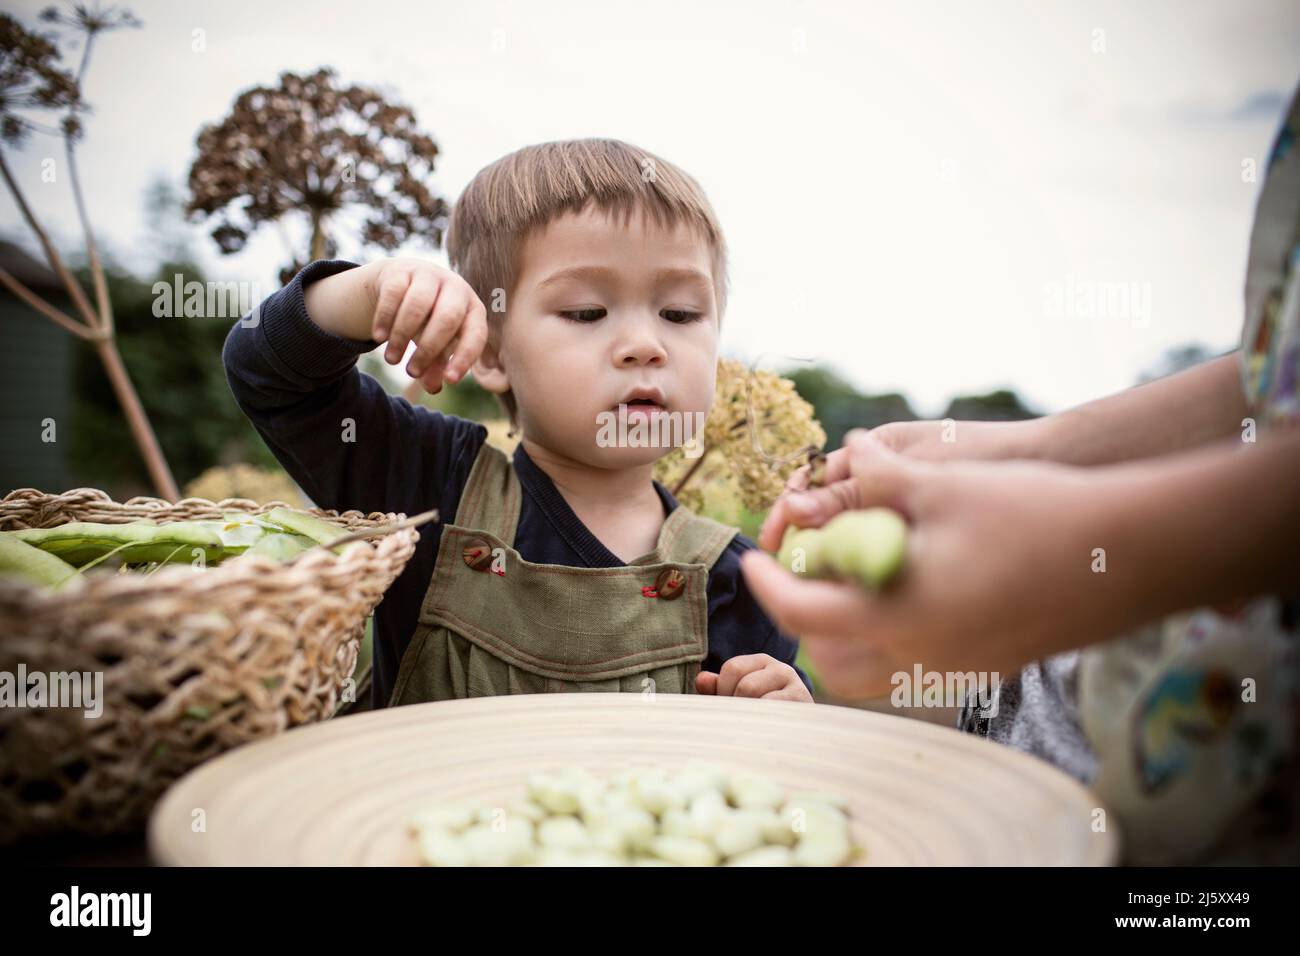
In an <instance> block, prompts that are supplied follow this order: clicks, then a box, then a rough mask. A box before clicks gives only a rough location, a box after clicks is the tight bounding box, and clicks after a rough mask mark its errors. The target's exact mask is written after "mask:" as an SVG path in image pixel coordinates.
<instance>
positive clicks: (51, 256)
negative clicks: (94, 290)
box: [0, 150, 99, 329]
mask: <svg viewBox="0 0 1300 956" xmlns="http://www.w3.org/2000/svg"><path fill="white" fill-rule="evenodd" d="M0 174H3V175H4V178H5V182H6V183H7V184H8V185H9V191H10V192H11V193H13V197H14V201H15V202H16V203H17V204H18V208H19V210H20V211H21V212H22V214H23V218H24V219H26V220H27V225H28V226H30V227H31V229H32V232H34V233H36V238H37V239H38V240H39V241H40V244H41V248H42V249H44V250H45V259H46V261H47V262H49V264H50V268H51V269H53V270H54V271H55V273H57V275H58V277H59V280H60V281H61V282H62V283H63V285H64V286H65V287H66V288H67V290H68V295H69V296H70V297H71V298H72V303H73V305H75V306H76V307H77V311H78V312H80V313H81V317H82V318H83V319H84V320H85V322H86V325H87V326H89V327H90V328H92V329H95V328H98V324H99V323H98V321H97V320H96V317H95V310H94V309H92V308H91V307H90V300H89V299H87V298H86V293H85V290H83V289H82V288H81V283H79V282H78V281H77V280H76V279H74V278H73V277H72V273H70V272H69V271H68V267H67V266H65V265H64V264H63V260H62V259H61V258H60V257H59V254H58V253H57V252H56V251H55V250H54V245H53V244H52V243H51V242H50V237H49V236H47V235H46V234H45V230H44V229H42V228H41V225H40V223H38V222H37V221H36V216H35V215H33V214H32V210H31V207H30V206H28V205H27V197H25V196H24V195H23V193H22V190H21V189H19V188H18V183H17V182H15V181H14V177H13V173H11V172H10V171H9V164H8V163H6V162H5V159H4V151H3V150H0Z"/></svg>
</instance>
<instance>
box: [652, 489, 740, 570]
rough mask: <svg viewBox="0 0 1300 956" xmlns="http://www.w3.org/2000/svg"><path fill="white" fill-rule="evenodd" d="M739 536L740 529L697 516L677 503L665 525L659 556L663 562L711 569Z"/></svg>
mask: <svg viewBox="0 0 1300 956" xmlns="http://www.w3.org/2000/svg"><path fill="white" fill-rule="evenodd" d="M739 533H740V529H739V528H733V527H731V526H730V525H725V524H722V523H721V522H718V521H714V520H713V519H712V518H706V517H704V516H703V515H697V514H696V513H695V512H693V511H691V509H690V508H687V507H686V506H685V505H683V504H679V505H678V506H677V507H676V508H674V509H673V512H672V514H670V515H669V516H668V517H667V519H666V520H665V522H664V530H663V535H662V538H661V541H660V545H659V551H660V556H659V557H660V560H662V561H671V562H675V563H677V564H702V565H704V566H705V568H712V567H713V565H714V564H715V563H716V562H717V560H718V558H719V557H720V556H721V555H722V552H723V551H725V550H727V545H729V544H730V543H731V539H732V538H734V537H735V536H736V535H738V534H739Z"/></svg>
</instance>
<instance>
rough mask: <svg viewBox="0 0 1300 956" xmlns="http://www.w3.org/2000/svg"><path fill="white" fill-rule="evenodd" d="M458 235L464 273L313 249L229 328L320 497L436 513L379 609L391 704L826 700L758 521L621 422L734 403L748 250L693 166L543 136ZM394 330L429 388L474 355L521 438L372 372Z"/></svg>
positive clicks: (492, 182)
mask: <svg viewBox="0 0 1300 956" xmlns="http://www.w3.org/2000/svg"><path fill="white" fill-rule="evenodd" d="M448 252H449V257H450V260H451V264H452V267H453V269H455V270H456V271H455V272H452V271H448V270H446V269H443V268H440V267H439V266H437V265H434V264H433V263H430V262H426V261H424V260H420V259H388V260H382V261H379V262H374V263H370V264H368V265H364V266H359V267H358V266H356V265H354V264H353V263H348V262H341V261H330V262H324V261H320V262H313V263H311V264H310V265H308V266H307V267H306V268H304V269H303V270H302V272H300V273H299V274H298V275H297V276H296V277H295V278H294V280H293V281H292V282H291V283H290V284H289V285H288V286H286V287H285V288H284V289H282V290H280V291H279V292H277V293H275V294H274V295H272V296H270V297H269V298H267V300H266V301H265V302H263V303H262V305H261V307H260V311H259V313H256V314H255V320H249V319H246V320H244V321H241V322H240V323H238V324H236V325H235V327H234V328H233V329H232V330H231V332H230V334H229V336H228V337H227V339H226V346H225V351H224V361H225V365H226V372H227V377H228V379H229V382H230V387H231V390H232V391H233V392H234V395H235V399H236V401H237V402H238V403H239V406H240V408H241V409H242V410H243V411H244V413H245V414H246V415H248V417H249V419H250V420H251V421H252V422H253V424H254V426H255V427H256V428H257V430H258V432H259V433H260V434H261V435H262V437H263V438H264V439H265V440H266V443H267V444H268V446H270V448H271V450H272V451H273V452H274V453H275V455H276V457H277V458H278V459H279V461H280V462H281V464H283V465H284V467H285V469H286V470H287V471H288V472H289V474H290V475H291V476H292V477H293V478H294V479H295V480H296V481H297V482H298V483H299V484H300V485H301V486H302V488H303V489H304V490H305V491H306V492H307V494H308V495H310V496H311V498H312V500H314V501H315V502H316V503H317V504H318V505H319V506H321V507H323V508H331V509H337V510H345V509H353V508H355V509H358V510H360V511H363V512H372V511H380V512H404V513H406V514H408V515H411V514H416V513H419V512H422V511H427V510H429V509H431V508H437V509H438V510H439V511H440V521H439V522H437V523H433V524H430V525H426V526H425V527H424V528H423V529H422V530H421V535H420V541H419V544H418V546H417V548H416V552H415V555H414V556H413V557H412V559H411V561H410V563H409V564H408V566H407V567H406V569H405V571H404V572H403V574H402V575H401V576H400V577H399V578H398V579H397V581H396V582H394V584H393V586H392V587H391V588H390V589H389V591H388V592H387V594H386V596H385V598H384V601H383V603H381V604H380V605H379V607H378V608H377V610H376V612H375V625H376V626H375V637H374V668H373V683H372V706H375V707H382V706H388V705H397V704H405V703H414V702H418V701H425V700H442V699H448V698H460V697H477V696H488V695H495V694H521V693H543V692H550V691H646V690H657V691H663V692H669V693H692V692H695V693H704V694H721V695H734V696H741V697H763V698H775V699H786V700H801V701H811V699H812V697H811V694H810V690H809V685H808V682H807V678H806V677H804V675H803V674H802V673H801V672H799V671H798V670H797V669H796V668H795V666H794V659H795V654H796V651H797V644H796V643H795V642H794V641H793V640H791V639H790V638H788V637H786V636H785V635H783V634H781V633H780V632H779V631H777V629H776V628H775V627H774V626H773V625H772V623H771V622H770V621H769V620H768V619H767V618H766V617H765V616H764V615H763V613H762V612H761V611H760V610H759V609H758V607H757V605H756V604H755V603H754V600H753V598H752V597H751V596H750V594H749V592H748V591H747V590H746V588H745V586H744V582H743V580H742V578H741V575H740V562H739V558H740V555H741V553H742V552H744V551H746V550H748V549H751V548H753V547H754V545H753V543H752V542H750V541H749V540H747V539H745V538H743V537H741V536H739V535H738V533H737V531H736V529H734V528H729V527H726V526H724V525H720V524H718V523H717V522H714V521H711V520H709V519H706V518H703V517H701V516H697V515H694V514H693V513H691V512H690V511H689V509H687V508H685V507H683V506H680V505H678V504H677V502H676V501H675V500H674V499H673V497H672V495H671V494H670V493H669V492H668V491H667V490H666V489H665V488H664V487H663V486H662V485H660V484H658V483H657V482H655V481H654V480H653V478H652V477H651V473H652V467H653V464H654V462H655V460H656V459H657V458H658V457H660V456H661V455H663V454H666V453H667V452H668V450H669V449H668V448H664V447H604V446H605V445H607V444H608V442H605V441H601V440H599V438H600V435H601V434H602V427H601V426H602V423H604V422H608V420H609V416H610V415H626V416H627V417H628V418H629V419H631V420H632V421H633V422H634V423H635V420H636V417H637V416H646V418H647V420H654V419H655V418H656V416H660V415H667V414H675V415H679V416H686V420H691V421H695V420H698V418H697V413H704V414H707V412H708V410H709V408H710V406H711V404H712V400H713V392H714V379H715V373H716V364H717V351H718V327H719V323H720V321H721V315H722V312H723V309H724V307H725V294H726V247H725V243H724V241H723V236H722V232H721V229H720V228H719V226H718V223H717V221H716V219H715V217H714V213H713V210H712V208H711V207H710V205H709V203H708V200H707V199H706V198H705V196H704V194H703V192H702V191H701V190H700V188H699V187H698V185H697V184H696V183H695V182H694V180H692V179H691V178H690V177H689V176H687V175H686V174H685V173H683V172H682V171H681V170H679V169H677V168H676V167H674V166H672V165H671V164H669V163H667V162H665V161H663V160H662V159H659V158H657V157H655V156H652V155H650V154H648V153H646V152H644V151H643V150H639V149H636V148H634V147H632V146H629V145H627V144H625V143H621V142H616V141H613V140H579V141H570V142H557V143H546V144H542V145H539V146H531V147H527V148H525V149H522V150H519V151H518V152H516V153H512V154H511V155H509V156H506V157H505V158H503V159H501V160H499V161H498V162H496V163H494V164H492V165H491V166H489V167H487V168H486V169H484V170H482V171H481V172H479V174H478V175H477V176H476V177H475V178H474V180H473V181H472V182H471V183H470V184H469V186H468V187H467V188H466V190H465V192H464V194H463V195H462V196H461V197H460V199H459V200H458V202H457V203H456V207H455V209H454V211H453V213H452V220H451V226H450V231H449V233H448ZM457 273H459V274H457ZM485 302H486V303H488V304H489V305H490V306H491V308H490V309H489V308H487V307H485V305H484V303H485ZM376 343H386V348H385V352H384V358H385V359H386V360H387V361H388V362H389V363H390V364H395V363H397V362H400V361H402V359H403V357H404V355H405V353H406V351H407V349H408V346H409V345H410V344H411V343H415V345H416V349H415V352H414V354H413V355H412V357H411V358H410V361H409V363H408V364H407V366H406V370H407V372H408V373H409V374H410V375H411V377H412V378H416V379H419V380H420V381H421V382H422V383H423V385H424V387H425V388H426V389H428V390H429V391H431V392H437V391H439V390H441V387H442V383H443V381H449V382H453V383H455V382H459V381H461V380H462V379H463V378H464V377H465V375H466V373H467V372H469V371H471V370H472V371H473V373H474V377H475V379H476V380H477V381H478V382H479V384H480V385H482V386H483V387H484V388H485V389H487V390H488V391H491V392H494V393H496V394H497V395H498V396H499V398H500V400H501V402H502V404H503V406H504V407H505V409H506V411H507V412H508V414H509V416H510V420H511V424H512V426H513V427H514V428H515V429H516V430H517V431H519V432H520V433H521V436H522V437H521V441H520V443H519V446H518V448H517V449H516V450H515V452H514V455H513V459H509V458H507V457H506V455H505V454H504V453H502V452H501V451H500V450H498V449H497V448H495V447H494V446H492V445H489V444H487V443H486V441H485V438H486V435H487V430H486V429H485V428H484V427H483V426H482V425H479V424H476V423H474V422H472V421H466V420H464V419H460V418H456V417H454V416H450V415H444V414H442V413H440V412H435V411H430V410H428V409H425V408H422V407H419V406H412V405H410V404H409V403H408V402H406V401H405V400H403V399H401V398H395V397H392V396H390V395H388V394H387V393H386V392H385V391H384V389H383V388H382V387H381V386H380V385H379V383H378V382H376V381H375V380H374V379H372V378H370V377H369V376H366V375H362V374H360V373H359V372H358V371H357V369H356V367H355V366H356V359H357V357H358V356H360V355H361V354H363V353H365V352H369V351H370V350H371V349H373V348H374V347H375V345H376ZM605 434H608V430H606V431H605ZM624 434H626V432H624Z"/></svg>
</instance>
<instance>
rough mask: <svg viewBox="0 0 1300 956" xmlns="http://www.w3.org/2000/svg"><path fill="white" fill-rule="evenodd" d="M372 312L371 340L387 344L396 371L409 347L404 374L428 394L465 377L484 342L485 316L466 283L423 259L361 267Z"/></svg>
mask: <svg viewBox="0 0 1300 956" xmlns="http://www.w3.org/2000/svg"><path fill="white" fill-rule="evenodd" d="M365 268H366V269H367V270H369V274H368V275H367V277H366V279H367V291H368V293H369V296H370V301H371V303H372V305H373V307H374V314H373V318H372V323H371V331H370V337H371V338H372V339H374V341H376V342H379V343H381V344H382V343H385V342H386V343H388V347H387V348H386V349H385V350H384V361H386V362H387V363H388V364H389V365H396V364H397V363H398V362H400V361H402V358H403V356H405V354H406V350H407V347H408V346H409V345H410V344H411V343H412V342H414V343H415V345H416V349H415V353H414V354H413V355H412V356H411V359H410V361H409V362H407V364H406V373H407V374H408V375H410V376H411V378H414V379H419V380H420V382H421V384H423V385H424V387H425V388H426V389H427V390H428V391H430V392H438V391H441V390H442V383H443V381H448V382H452V383H455V382H459V381H460V380H461V379H463V378H464V377H465V373H466V372H468V371H469V369H470V366H472V365H473V364H474V362H475V360H476V359H477V358H478V357H479V354H480V353H481V352H482V351H483V346H484V344H485V343H486V342H487V310H486V309H485V308H484V307H483V303H482V301H480V299H479V297H478V296H477V295H475V294H474V290H473V289H471V288H470V286H469V283H467V282H466V281H465V280H464V279H462V278H461V277H460V276H458V275H457V274H456V273H454V272H452V271H451V270H449V269H444V268H442V267H441V266H438V265H435V264H434V263H432V262H426V261H425V260H423V259H411V258H398V259H385V260H382V261H380V262H376V263H372V264H371V265H369V266H366V267H365Z"/></svg>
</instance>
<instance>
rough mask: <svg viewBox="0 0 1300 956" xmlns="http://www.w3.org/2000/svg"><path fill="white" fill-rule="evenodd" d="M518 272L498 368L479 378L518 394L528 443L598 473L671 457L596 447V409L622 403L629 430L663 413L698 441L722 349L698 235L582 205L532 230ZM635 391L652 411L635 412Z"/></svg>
mask: <svg viewBox="0 0 1300 956" xmlns="http://www.w3.org/2000/svg"><path fill="white" fill-rule="evenodd" d="M518 276H519V278H518V280H517V282H516V284H515V289H514V292H513V294H512V295H511V296H510V298H509V300H508V301H507V303H506V315H507V318H506V321H505V322H504V324H503V327H502V333H501V340H500V348H499V351H498V354H497V356H496V360H495V362H494V363H492V364H495V366H496V368H495V370H492V371H490V372H489V374H488V375H487V376H486V378H487V380H486V381H485V380H484V376H479V377H480V381H481V382H482V384H483V385H484V386H485V387H487V388H489V389H490V390H491V391H494V392H503V391H505V390H506V389H507V388H509V389H512V390H513V392H514V397H515V402H516V406H517V408H518V415H519V426H520V430H521V432H522V433H523V435H524V436H525V437H526V438H528V439H529V440H531V441H532V442H535V443H537V444H538V445H541V446H542V447H544V448H546V449H548V450H550V451H552V452H554V453H557V454H562V455H564V456H566V457H568V458H571V459H573V460H575V461H579V462H582V463H584V464H587V465H590V466H592V467H598V468H629V467H636V466H638V465H645V464H648V463H651V462H653V461H655V460H656V459H658V458H660V457H662V456H663V455H665V454H667V452H668V451H669V450H670V449H669V448H666V447H602V441H600V440H598V437H599V435H600V426H601V424H602V421H605V420H607V419H608V418H609V416H602V415H601V413H602V412H608V413H610V414H611V415H613V416H615V417H617V415H618V413H619V408H618V406H619V404H620V403H629V415H628V429H629V431H631V429H632V428H634V427H635V425H636V423H637V421H638V416H641V415H645V416H648V418H647V419H646V421H647V424H653V423H654V422H655V421H656V420H657V419H656V416H659V415H662V414H664V413H665V412H667V413H676V414H677V415H678V417H679V418H681V419H682V421H683V422H684V423H685V427H686V428H689V429H691V431H690V432H687V433H686V435H687V437H689V436H690V435H694V434H696V426H697V424H698V423H699V422H700V421H702V419H701V418H699V417H698V416H697V415H696V414H695V413H697V412H698V413H703V414H705V415H707V414H708V411H709V408H710V407H711V406H712V404H713V389H714V380H715V377H716V374H717V351H718V314H717V301H716V295H715V293H714V284H713V267H712V258H711V255H710V250H709V246H708V243H707V242H706V241H705V239H704V238H703V237H702V236H700V235H698V234H697V233H695V232H694V231H693V230H691V229H690V228H689V227H687V226H684V225H683V226H679V227H677V228H676V229H671V230H670V229H665V228H663V227H661V226H658V225H656V224H655V223H654V221H653V220H649V219H647V218H646V217H644V216H642V215H641V214H639V213H637V214H634V215H633V216H632V218H631V219H630V220H629V221H628V222H627V224H626V225H623V224H620V223H619V222H618V220H617V219H615V218H611V217H610V216H609V215H607V214H605V213H603V212H601V211H599V210H595V209H592V208H591V207H589V208H588V209H587V210H584V211H583V212H582V213H579V214H572V213H570V214H566V215H564V216H562V217H560V218H557V219H555V220H553V221H552V222H551V223H549V224H548V225H547V226H546V227H545V228H544V229H541V230H538V231H537V232H535V233H533V234H532V235H530V236H529V237H528V238H527V239H526V240H525V241H524V243H523V247H522V249H521V251H520V262H519V272H518ZM485 356H486V353H485ZM476 375H478V372H477V370H476ZM638 391H642V392H645V393H646V394H647V395H651V396H652V397H653V398H654V399H656V400H657V402H658V404H659V408H658V409H655V408H652V407H649V406H645V407H643V408H642V409H640V410H636V405H634V404H631V400H632V399H633V397H634V395H636V393H637V392H638ZM647 431H649V430H648V429H647ZM655 431H656V432H657V431H659V429H658V428H656V429H655ZM606 434H608V432H607V433H606ZM679 434H680V433H679Z"/></svg>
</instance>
